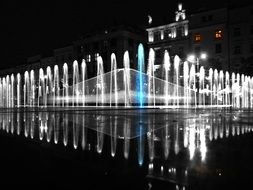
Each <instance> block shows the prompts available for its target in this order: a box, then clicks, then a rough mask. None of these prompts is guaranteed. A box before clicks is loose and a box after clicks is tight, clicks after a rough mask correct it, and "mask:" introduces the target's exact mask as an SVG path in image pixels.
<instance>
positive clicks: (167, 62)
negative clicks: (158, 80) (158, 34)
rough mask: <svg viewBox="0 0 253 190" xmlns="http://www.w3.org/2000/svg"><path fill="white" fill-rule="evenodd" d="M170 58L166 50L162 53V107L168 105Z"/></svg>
mask: <svg viewBox="0 0 253 190" xmlns="http://www.w3.org/2000/svg"><path fill="white" fill-rule="evenodd" d="M170 67H171V63H170V56H169V53H168V51H167V50H165V52H164V70H165V84H164V100H165V101H164V105H165V106H168V105H169V99H170V96H169V72H170Z"/></svg>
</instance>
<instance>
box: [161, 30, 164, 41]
mask: <svg viewBox="0 0 253 190" xmlns="http://www.w3.org/2000/svg"><path fill="white" fill-rule="evenodd" d="M163 39H164V31H163V30H162V31H161V40H163Z"/></svg>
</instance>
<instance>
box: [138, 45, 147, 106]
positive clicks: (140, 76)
mask: <svg viewBox="0 0 253 190" xmlns="http://www.w3.org/2000/svg"><path fill="white" fill-rule="evenodd" d="M144 70H145V68H144V48H143V45H142V44H139V46H138V71H139V74H138V75H137V84H136V86H137V103H138V104H139V106H140V108H142V107H143V104H144V93H143V92H144V78H143V73H144Z"/></svg>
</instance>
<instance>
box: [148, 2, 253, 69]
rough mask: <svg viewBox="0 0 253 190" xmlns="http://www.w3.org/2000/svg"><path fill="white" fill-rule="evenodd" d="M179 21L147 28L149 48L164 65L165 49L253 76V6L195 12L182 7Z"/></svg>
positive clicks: (181, 55) (171, 53) (184, 56)
mask: <svg viewBox="0 0 253 190" xmlns="http://www.w3.org/2000/svg"><path fill="white" fill-rule="evenodd" d="M175 17H176V18H175V22H172V23H168V24H165V25H159V26H155V27H154V26H152V27H150V26H149V27H147V29H146V30H147V33H148V43H147V44H148V47H149V48H154V50H155V52H156V59H157V61H156V64H162V59H161V58H162V56H163V53H164V50H168V51H169V53H170V55H171V56H174V55H175V54H177V55H179V56H180V58H181V59H182V60H183V61H184V60H186V59H187V56H188V55H190V54H194V55H195V56H196V57H200V54H201V53H205V54H206V55H207V59H206V60H200V65H204V66H205V67H206V68H209V67H212V68H217V69H223V70H229V71H235V72H244V73H250V72H251V73H253V64H252V62H253V6H251V5H250V6H244V7H225V8H219V9H213V10H205V11H199V12H195V13H192V14H190V15H189V16H188V18H187V15H186V12H185V10H183V9H182V4H179V5H178V11H176V14H175Z"/></svg>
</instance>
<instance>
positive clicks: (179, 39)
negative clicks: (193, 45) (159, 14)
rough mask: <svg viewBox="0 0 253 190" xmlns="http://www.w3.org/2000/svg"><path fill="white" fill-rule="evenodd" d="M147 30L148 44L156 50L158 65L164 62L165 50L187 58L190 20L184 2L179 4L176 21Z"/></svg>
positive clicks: (150, 27) (172, 54)
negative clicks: (183, 5)
mask: <svg viewBox="0 0 253 190" xmlns="http://www.w3.org/2000/svg"><path fill="white" fill-rule="evenodd" d="M149 24H150V25H151V24H152V23H151V22H150V23H149ZM146 31H147V33H148V42H147V45H148V47H149V48H153V49H154V50H155V56H156V65H161V64H162V60H163V54H164V51H165V50H167V51H168V52H169V53H170V55H171V56H174V55H179V56H180V57H181V58H185V57H186V53H187V52H189V20H188V19H187V18H186V12H185V10H184V9H183V8H182V4H178V10H177V11H176V12H175V21H174V22H172V23H168V24H165V25H160V26H149V27H148V28H147V29H146Z"/></svg>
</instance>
